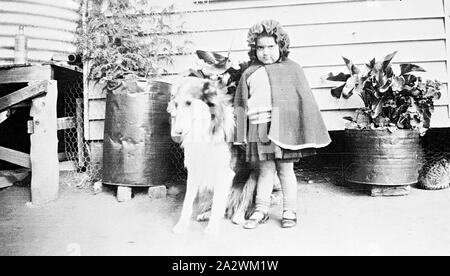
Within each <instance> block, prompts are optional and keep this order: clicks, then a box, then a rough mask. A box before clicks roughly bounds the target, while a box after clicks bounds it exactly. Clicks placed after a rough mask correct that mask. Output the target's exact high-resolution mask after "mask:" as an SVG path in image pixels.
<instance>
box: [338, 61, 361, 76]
mask: <svg viewBox="0 0 450 276" xmlns="http://www.w3.org/2000/svg"><path fill="white" fill-rule="evenodd" d="M342 58H343V59H344V62H345V65H347V68H348V70H349V71H350V73H351V74H352V75H356V74H360V73H361V70H359V68H358V67H356V65H355V64H353V62H352V61H351V60H349V59H348V58H345V57H342Z"/></svg>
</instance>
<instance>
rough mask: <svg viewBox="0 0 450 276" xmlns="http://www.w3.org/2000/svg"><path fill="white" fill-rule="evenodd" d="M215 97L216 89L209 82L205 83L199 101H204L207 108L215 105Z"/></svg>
mask: <svg viewBox="0 0 450 276" xmlns="http://www.w3.org/2000/svg"><path fill="white" fill-rule="evenodd" d="M216 97H217V88H216V87H215V86H214V85H213V83H211V82H206V83H205V84H204V85H203V89H202V95H201V97H200V99H201V100H202V101H204V102H205V103H206V104H207V105H208V106H209V107H213V106H214V105H215V103H214V102H215V101H214V100H215V98H216Z"/></svg>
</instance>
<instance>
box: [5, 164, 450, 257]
mask: <svg viewBox="0 0 450 276" xmlns="http://www.w3.org/2000/svg"><path fill="white" fill-rule="evenodd" d="M297 173H298V175H299V177H298V181H299V185H298V189H299V203H300V206H299V219H300V222H299V225H298V226H297V227H296V228H294V229H289V230H287V229H281V228H280V217H281V209H280V206H279V205H278V206H274V207H273V208H272V211H271V214H270V215H271V219H270V220H269V222H268V223H267V224H264V225H260V226H259V227H258V228H257V229H255V230H244V229H242V227H241V226H238V225H233V224H232V223H231V222H230V221H225V220H224V221H223V222H222V224H221V233H220V234H219V235H218V236H217V237H210V236H205V235H204V234H203V232H202V229H203V228H204V227H205V223H198V222H195V221H192V223H191V226H190V231H189V232H188V233H186V234H181V235H175V234H173V233H172V232H171V228H172V227H173V226H174V224H175V223H176V221H177V219H178V216H179V214H180V211H181V204H182V200H183V196H184V194H183V189H182V187H181V188H180V187H179V186H174V187H172V188H171V189H170V195H169V196H168V197H167V198H165V199H159V200H151V199H150V198H149V197H148V196H147V195H146V193H145V190H135V196H134V198H133V199H132V200H131V201H129V202H126V203H119V202H117V200H116V198H115V189H114V188H113V187H105V189H104V192H103V193H100V194H97V195H94V194H93V191H92V190H91V189H90V188H89V187H88V188H86V187H84V188H83V189H80V188H76V187H74V185H73V184H71V185H68V184H67V183H68V182H67V181H65V180H63V179H62V181H61V182H62V184H61V192H60V198H59V200H57V201H56V202H53V203H50V204H48V205H46V206H43V207H34V206H32V205H31V204H29V203H28V201H29V198H30V191H29V190H30V189H29V187H26V186H13V187H10V188H7V189H2V190H0V205H1V206H0V245H1V246H0V255H94V256H95V255H150V256H180V255H181V256H198V255H218V256H224V255H226V256H248V255H255V256H261V255H274V256H279V255H282V256H284V255H293V256H302V255H450V235H448V233H450V216H449V215H448V210H449V209H450V189H448V190H442V191H433V192H432V191H423V190H418V189H412V190H411V193H410V194H409V195H408V196H403V197H375V198H374V197H370V196H368V195H367V194H365V193H363V192H362V191H361V190H360V189H358V188H355V187H351V188H350V187H344V186H339V185H342V181H341V180H340V173H339V170H334V169H331V168H326V167H324V168H321V169H317V170H311V169H309V170H307V169H305V168H304V169H302V168H300V169H299V168H297ZM62 177H64V176H62ZM81 178H82V177H81Z"/></svg>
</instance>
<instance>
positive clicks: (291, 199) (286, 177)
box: [276, 161, 297, 213]
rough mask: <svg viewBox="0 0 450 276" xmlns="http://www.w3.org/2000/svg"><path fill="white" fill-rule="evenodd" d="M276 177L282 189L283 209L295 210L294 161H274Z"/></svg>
mask: <svg viewBox="0 0 450 276" xmlns="http://www.w3.org/2000/svg"><path fill="white" fill-rule="evenodd" d="M276 165H277V172H278V177H279V178H280V182H281V189H282V190H283V211H293V212H294V213H296V212H297V177H296V176H295V173H294V163H292V162H291V163H285V162H280V161H277V162H276Z"/></svg>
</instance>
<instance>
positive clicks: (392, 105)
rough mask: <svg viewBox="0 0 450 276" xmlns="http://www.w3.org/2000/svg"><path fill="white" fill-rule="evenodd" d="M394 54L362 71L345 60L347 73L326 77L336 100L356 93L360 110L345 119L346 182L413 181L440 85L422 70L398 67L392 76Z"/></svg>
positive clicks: (403, 183)
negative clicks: (348, 157)
mask: <svg viewBox="0 0 450 276" xmlns="http://www.w3.org/2000/svg"><path fill="white" fill-rule="evenodd" d="M396 53H397V52H393V53H391V54H389V55H387V56H386V57H384V58H383V59H382V60H380V61H378V62H377V61H376V60H375V59H372V60H371V61H370V62H369V63H368V64H366V65H365V68H364V69H361V68H359V67H357V66H356V65H355V64H354V63H353V62H352V61H351V60H349V59H347V58H344V61H345V64H346V66H347V68H348V69H349V71H350V73H349V74H346V73H339V74H338V75H334V74H332V73H330V74H328V76H327V77H326V79H327V80H329V81H338V82H343V83H342V84H341V85H339V86H337V87H335V88H333V89H332V90H331V94H332V95H333V97H336V98H341V97H343V98H346V99H348V98H350V97H351V96H352V95H354V94H358V95H359V96H360V97H361V99H362V101H363V103H364V107H362V108H360V109H357V110H356V112H355V114H354V116H352V117H345V118H344V119H346V120H348V121H349V123H348V124H347V126H346V129H345V141H346V146H347V148H348V151H349V152H350V154H351V158H350V164H349V166H348V168H347V170H346V171H345V173H344V175H345V180H346V181H348V182H353V183H360V184H370V185H375V186H409V185H412V184H415V183H416V182H417V179H418V169H419V164H420V157H421V147H420V144H419V140H420V139H419V138H420V136H421V135H422V136H423V135H424V134H425V132H426V130H427V129H428V128H429V127H430V120H431V115H432V112H433V110H434V101H435V100H436V99H439V98H440V95H441V93H440V88H441V83H440V82H439V81H431V80H426V81H424V80H422V78H421V77H420V76H418V74H417V73H418V72H424V71H425V70H424V69H423V68H421V67H420V66H417V65H414V64H400V68H399V69H400V73H399V74H396V73H395V72H394V70H393V67H392V60H393V58H394V56H395V55H396Z"/></svg>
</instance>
